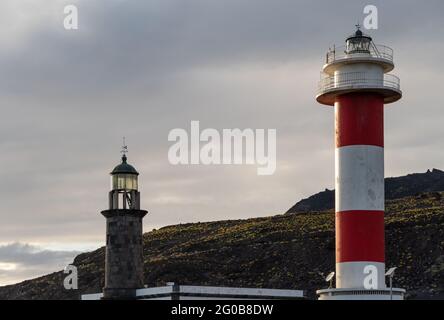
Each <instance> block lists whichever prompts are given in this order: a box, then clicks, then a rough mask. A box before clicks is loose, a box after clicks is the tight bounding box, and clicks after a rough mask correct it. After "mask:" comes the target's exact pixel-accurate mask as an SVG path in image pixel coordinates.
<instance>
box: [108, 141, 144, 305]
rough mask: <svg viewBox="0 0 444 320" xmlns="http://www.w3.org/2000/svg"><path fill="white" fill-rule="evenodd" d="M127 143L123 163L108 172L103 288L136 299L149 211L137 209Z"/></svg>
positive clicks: (111, 295) (134, 173) (113, 296)
mask: <svg viewBox="0 0 444 320" xmlns="http://www.w3.org/2000/svg"><path fill="white" fill-rule="evenodd" d="M125 153H126V146H124V148H123V156H122V163H121V164H119V165H118V166H116V167H115V168H114V170H113V171H112V172H111V191H110V192H109V209H108V210H105V211H102V215H103V216H104V217H105V218H106V258H105V259H106V261H105V288H104V289H103V299H115V300H126V299H135V297H136V289H140V288H143V278H144V277H143V241H142V234H143V230H142V229H143V227H142V219H143V217H144V216H145V215H146V214H147V213H148V212H147V211H145V210H140V192H139V191H138V183H137V177H138V175H139V173H138V172H137V170H136V169H135V168H134V167H133V166H131V165H130V164H128V163H127V157H126V154H125Z"/></svg>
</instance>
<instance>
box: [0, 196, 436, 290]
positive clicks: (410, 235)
mask: <svg viewBox="0 0 444 320" xmlns="http://www.w3.org/2000/svg"><path fill="white" fill-rule="evenodd" d="M386 242H387V266H388V267H390V266H398V267H399V271H398V272H397V274H396V278H395V283H394V284H395V285H396V286H399V287H404V288H406V289H407V290H408V297H409V298H411V299H415V298H416V299H421V298H444V193H438V192H432V193H424V194H420V195H417V196H408V197H405V198H401V199H395V200H389V201H388V202H387V215H386ZM144 245H145V282H146V284H148V285H149V286H158V285H164V284H165V282H168V281H175V282H178V283H180V284H193V285H221V286H241V287H266V288H294V289H303V290H304V291H305V292H306V294H307V296H308V298H314V297H315V290H316V289H319V288H323V287H325V285H326V284H325V283H324V276H325V275H326V274H327V273H329V272H330V271H332V269H333V268H334V250H335V249H334V247H335V242H334V214H333V211H332V210H327V211H320V212H315V214H313V212H310V213H300V214H297V215H280V216H274V217H268V218H257V219H249V220H236V221H220V222H210V223H194V224H184V225H176V226H170V227H165V228H162V229H160V230H156V231H152V232H149V233H146V234H145V235H144ZM74 264H75V265H76V266H77V267H78V269H79V286H80V288H79V290H77V291H66V290H64V289H63V286H62V281H63V273H62V272H56V273H52V274H49V275H47V276H44V277H41V278H37V279H33V280H29V281H25V282H22V283H19V284H16V285H11V286H6V287H1V288H0V299H78V298H79V295H80V294H83V293H94V292H99V291H101V288H102V287H103V279H104V274H103V265H104V248H100V249H98V250H96V251H94V252H90V253H84V254H81V255H79V256H77V257H76V258H75V261H74Z"/></svg>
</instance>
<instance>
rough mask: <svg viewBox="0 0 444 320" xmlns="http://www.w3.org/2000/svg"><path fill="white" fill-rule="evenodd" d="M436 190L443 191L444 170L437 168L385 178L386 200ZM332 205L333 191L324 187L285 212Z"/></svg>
mask: <svg viewBox="0 0 444 320" xmlns="http://www.w3.org/2000/svg"><path fill="white" fill-rule="evenodd" d="M436 191H438V192H439V191H444V171H441V170H438V169H433V170H432V171H430V170H428V171H427V172H426V173H414V174H409V175H406V176H402V177H396V178H386V179H385V198H386V199H387V200H393V199H400V198H403V197H408V196H415V195H417V194H419V193H422V192H436ZM334 207H335V191H334V190H328V189H325V191H323V192H320V193H317V194H315V195H312V196H311V197H309V198H307V199H303V200H301V201H299V202H298V203H296V204H295V205H294V206H293V207H291V208H290V209H289V210H288V211H287V214H290V213H298V212H310V211H322V210H329V209H333V208H334Z"/></svg>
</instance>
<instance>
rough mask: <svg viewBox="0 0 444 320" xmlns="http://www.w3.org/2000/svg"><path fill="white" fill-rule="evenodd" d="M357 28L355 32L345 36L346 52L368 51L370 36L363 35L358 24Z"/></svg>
mask: <svg viewBox="0 0 444 320" xmlns="http://www.w3.org/2000/svg"><path fill="white" fill-rule="evenodd" d="M356 27H357V28H358V29H357V30H356V32H355V33H354V34H353V35H351V36H350V37H348V38H347V40H346V41H345V42H346V53H347V54H353V53H370V46H371V44H372V41H373V40H372V38H371V37H370V36H368V35H365V34H364V33H363V32H362V31H361V30H360V26H359V25H357V26H356Z"/></svg>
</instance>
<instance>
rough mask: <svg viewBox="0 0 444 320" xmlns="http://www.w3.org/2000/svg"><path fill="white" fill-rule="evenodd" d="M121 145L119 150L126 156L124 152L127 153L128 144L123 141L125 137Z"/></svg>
mask: <svg viewBox="0 0 444 320" xmlns="http://www.w3.org/2000/svg"><path fill="white" fill-rule="evenodd" d="M122 140H123V145H122V150H121V151H120V152H121V153H122V154H123V155H124V156H126V154H127V153H128V146H127V145H126V142H125V137H123V139H122Z"/></svg>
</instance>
